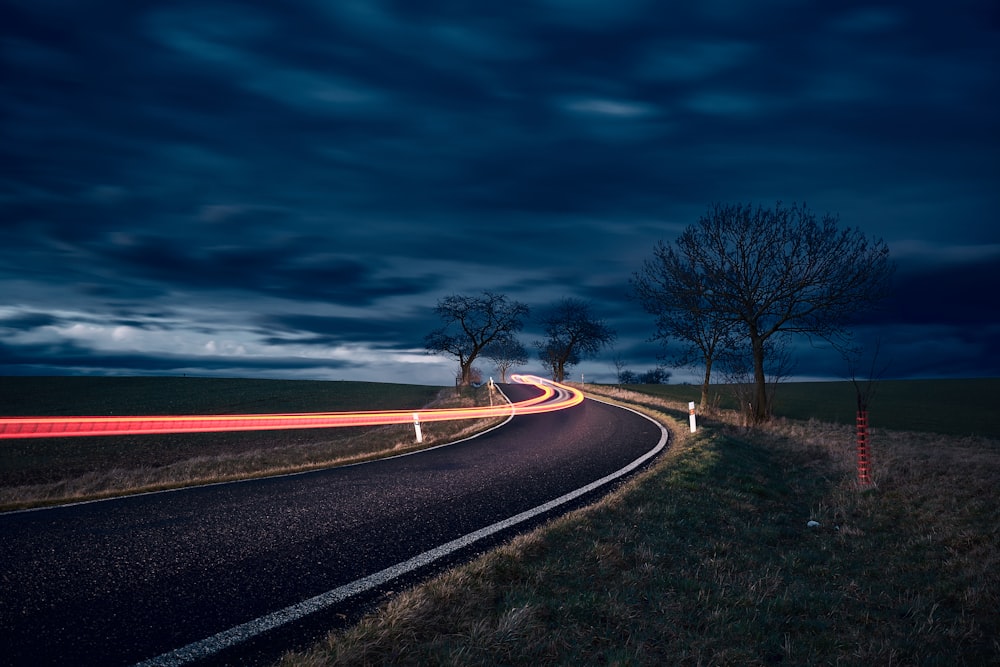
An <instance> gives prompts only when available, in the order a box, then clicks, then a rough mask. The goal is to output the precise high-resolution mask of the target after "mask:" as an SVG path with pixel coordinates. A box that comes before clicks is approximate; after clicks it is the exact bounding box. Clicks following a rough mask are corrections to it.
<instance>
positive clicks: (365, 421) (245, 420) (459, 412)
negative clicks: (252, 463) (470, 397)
mask: <svg viewBox="0 0 1000 667" xmlns="http://www.w3.org/2000/svg"><path fill="white" fill-rule="evenodd" d="M511 379H512V380H513V381H514V382H518V383H521V384H530V385H534V386H536V387H538V388H539V389H541V390H542V394H541V395H540V396H536V397H534V398H531V399H528V400H526V401H519V402H517V403H510V404H504V405H498V406H494V407H479V408H444V409H436V410H392V411H387V412H376V411H362V412H304V413H284V414H247V415H159V416H128V417H0V440H3V439H12V438H63V437H74V436H96V435H150V434H157V433H206V432H215V431H276V430H281V429H293V428H337V427H341V426H382V425H385V424H407V423H412V422H413V421H414V420H417V419H419V421H420V422H438V421H448V420H452V419H484V418H489V417H506V416H508V415H512V414H515V415H522V414H537V413H540V412H551V411H554V410H564V409H566V408H569V407H572V406H574V405H579V404H580V403H582V402H583V393H582V392H581V391H579V390H578V389H574V388H573V387H568V386H566V385H563V384H559V383H557V382H552V381H551V380H544V379H542V378H539V377H536V376H533V375H513V376H511Z"/></svg>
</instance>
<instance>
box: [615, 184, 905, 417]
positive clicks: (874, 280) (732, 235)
mask: <svg viewBox="0 0 1000 667" xmlns="http://www.w3.org/2000/svg"><path fill="white" fill-rule="evenodd" d="M892 272H893V265H892V262H891V261H890V259H889V249H888V246H887V245H886V244H885V242H884V241H882V240H881V239H868V238H867V237H866V236H865V235H864V234H863V233H862V232H861V231H860V230H858V229H854V228H848V229H841V228H840V227H839V226H838V220H837V219H836V218H835V217H833V216H831V215H828V214H827V215H824V216H823V217H822V218H817V217H816V216H815V215H814V214H813V213H811V212H809V210H808V209H807V208H806V207H805V206H804V205H802V206H799V205H794V204H793V205H792V206H783V205H782V204H781V202H778V203H777V204H776V205H775V207H774V208H773V209H767V208H763V207H760V206H757V207H753V206H751V205H749V204H735V205H720V204H716V205H715V206H713V207H712V208H710V209H709V211H708V212H707V213H706V214H704V215H703V216H702V217H701V218H700V219H699V220H698V222H697V223H696V224H694V225H692V226H690V227H688V228H687V229H685V230H684V232H683V233H682V234H681V235H680V237H679V238H678V239H677V240H676V242H675V244H674V246H667V245H665V244H663V243H662V242H661V243H660V244H659V245H658V246H657V248H656V255H655V259H654V260H653V261H652V262H647V263H646V265H645V266H644V268H643V271H642V272H640V273H639V274H636V276H635V278H634V279H633V288H634V290H635V292H636V293H637V294H638V296H639V297H640V299H641V300H642V302H643V305H644V306H645V307H646V309H647V310H649V311H650V312H652V313H654V314H655V315H656V316H657V335H658V336H659V337H663V338H667V337H673V338H678V339H680V340H682V341H685V342H687V343H689V344H690V345H693V346H694V347H695V348H696V349H699V350H700V351H701V352H702V354H703V355H705V359H706V362H710V361H711V358H713V356H714V350H713V349H712V348H710V347H709V346H707V345H706V344H705V342H706V341H710V340H712V338H711V336H707V335H706V334H708V333H714V334H715V335H718V336H721V338H720V339H719V340H720V341H724V342H725V343H726V345H731V344H732V343H733V341H734V340H736V339H742V340H744V341H746V344H748V345H749V349H750V356H751V359H752V363H753V380H754V386H755V390H754V396H753V400H752V402H751V406H750V408H751V414H750V418H751V421H753V422H754V423H759V422H762V421H766V420H767V419H768V416H769V415H770V405H769V399H768V394H767V390H766V377H765V354H766V350H767V346H766V343H767V341H768V339H770V338H771V336H774V335H775V334H777V333H779V332H787V333H790V334H804V335H806V336H809V337H818V338H822V339H827V340H831V341H840V340H842V339H844V338H847V337H849V332H848V331H847V325H848V324H849V323H850V320H851V318H852V317H853V316H854V315H856V314H857V313H859V312H861V311H864V310H867V309H869V308H871V307H872V306H873V305H874V304H876V303H877V302H878V301H879V300H880V299H881V298H883V297H884V296H885V295H886V294H887V293H888V290H889V284H890V279H891V276H892ZM685 315H686V316H687V320H685ZM709 352H713V354H709Z"/></svg>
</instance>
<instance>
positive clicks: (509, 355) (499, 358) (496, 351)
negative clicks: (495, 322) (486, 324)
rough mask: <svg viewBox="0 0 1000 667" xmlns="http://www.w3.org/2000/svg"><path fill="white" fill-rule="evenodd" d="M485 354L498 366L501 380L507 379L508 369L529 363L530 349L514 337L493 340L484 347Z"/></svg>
mask: <svg viewBox="0 0 1000 667" xmlns="http://www.w3.org/2000/svg"><path fill="white" fill-rule="evenodd" d="M483 356H484V357H486V358H487V359H489V360H490V361H492V362H493V365H494V366H496V369H497V371H498V372H499V373H500V381H501V382H506V381H507V371H509V370H510V369H511V368H515V367H517V366H523V365H524V364H526V363H528V349H527V348H526V347H524V345H523V344H522V343H521V341H519V340H517V339H516V338H513V337H509V338H504V339H502V340H498V341H493V342H492V343H490V344H489V345H487V346H486V347H485V348H483Z"/></svg>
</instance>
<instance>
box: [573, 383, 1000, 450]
mask: <svg viewBox="0 0 1000 667" xmlns="http://www.w3.org/2000/svg"><path fill="white" fill-rule="evenodd" d="M626 387H628V388H629V389H631V390H634V391H636V392H639V393H643V394H648V395H651V396H655V397H657V398H660V399H664V400H667V401H675V402H678V403H684V404H685V405H686V404H687V401H695V402H698V401H700V400H701V390H700V387H696V386H694V385H681V384H663V385H626ZM587 388H588V389H593V390H594V391H604V392H607V391H609V390H610V389H611V386H609V385H605V386H602V385H587ZM874 390H875V392H874V397H873V398H872V402H871V406H870V410H869V421H870V423H871V424H873V425H875V426H877V427H879V428H891V429H896V430H906V431H921V432H928V433H940V434H943V435H956V436H964V435H985V436H989V437H993V438H1000V410H997V403H998V402H1000V378H968V379H948V380H882V381H879V382H877V383H875V386H874ZM710 396H711V400H712V401H714V402H716V403H717V404H718V405H719V407H720V408H721V409H723V410H732V409H735V407H736V406H735V401H734V399H733V391H732V388H731V387H730V386H728V385H713V386H712V388H711V392H710ZM856 410H857V396H856V393H855V389H854V385H853V384H852V383H850V382H786V383H782V384H779V385H778V387H777V388H776V390H775V396H774V405H773V412H774V414H775V416H777V417H784V418H787V419H818V420H820V421H824V422H832V423H836V424H854V418H855V414H856Z"/></svg>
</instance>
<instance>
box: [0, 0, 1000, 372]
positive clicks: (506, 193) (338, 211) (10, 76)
mask: <svg viewBox="0 0 1000 667" xmlns="http://www.w3.org/2000/svg"><path fill="white" fill-rule="evenodd" d="M676 5H684V6H685V7H683V8H678V7H677V6H676ZM487 7H496V8H497V9H487ZM666 7H669V9H666ZM0 12H2V13H3V21H2V23H3V27H2V28H0V239H2V243H0V375H24V374H46V375H52V374H55V375H60V374H98V373H110V374H181V373H188V374H201V375H227V376H246V377H287V378H315V379H355V380H378V381H393V382H413V383H419V384H450V383H451V382H453V378H454V373H455V363H454V361H453V360H448V359H441V358H437V357H433V356H429V355H427V354H426V353H425V351H424V350H423V339H424V336H425V335H426V334H427V333H428V332H430V331H431V330H432V329H433V328H434V327H435V326H437V324H438V321H437V320H436V319H435V316H434V314H433V311H432V309H433V307H434V305H435V304H436V303H437V301H438V300H439V299H440V298H441V297H443V296H446V295H449V294H473V293H476V292H478V291H480V290H484V289H489V290H494V291H497V292H501V293H504V294H506V295H507V296H508V297H510V298H512V299H516V300H519V301H523V302H525V303H527V304H528V305H529V306H531V307H532V308H533V309H535V311H536V312H537V311H538V310H540V309H541V308H542V307H544V306H545V305H546V304H549V303H551V302H553V301H554V300H556V299H558V298H560V297H563V296H573V297H579V298H581V299H584V300H586V301H588V302H589V303H590V304H591V305H592V308H593V310H594V312H595V313H596V314H597V315H598V316H600V317H602V318H603V319H604V320H605V321H606V322H607V323H608V324H609V325H610V326H612V327H613V328H614V329H615V330H616V331H617V332H618V340H617V342H616V343H615V346H614V349H613V350H610V351H608V352H607V354H605V355H604V357H603V358H600V359H596V360H593V361H589V362H587V363H584V364H581V365H580V366H579V367H577V368H576V369H575V370H574V372H573V376H574V377H573V379H578V378H579V375H580V373H584V376H585V378H586V379H594V380H605V381H610V380H611V378H612V377H613V374H614V366H613V363H612V358H613V357H614V356H616V355H617V356H619V357H620V358H622V359H623V360H624V361H626V362H627V364H628V366H629V367H630V368H632V369H634V370H636V371H643V370H646V369H648V368H652V367H653V366H655V365H656V363H657V358H656V355H657V351H658V348H657V346H656V345H654V344H651V343H649V342H647V341H648V339H649V337H650V336H651V335H652V333H653V320H652V318H651V316H649V315H647V314H646V313H645V312H643V311H642V309H641V308H640V307H639V305H638V304H637V303H636V302H635V301H633V300H630V299H629V298H628V297H627V293H628V281H629V278H630V276H631V275H632V274H633V272H635V271H637V270H638V269H639V267H640V265H641V263H642V261H643V260H644V259H646V258H648V257H650V256H651V255H652V250H653V246H654V244H655V243H656V241H658V240H661V239H662V240H666V241H670V240H672V239H673V238H675V237H676V236H677V234H678V233H679V231H680V230H682V229H683V228H684V227H685V226H687V225H689V224H692V223H694V222H695V221H696V220H697V219H698V217H699V216H700V215H701V214H702V213H704V212H705V211H706V210H707V209H708V207H709V206H710V205H711V204H713V203H716V202H719V203H737V202H751V203H760V204H763V205H765V206H769V205H773V203H774V202H776V201H778V200H781V201H783V202H786V203H790V202H805V203H806V204H807V205H808V207H809V208H810V209H811V210H812V211H814V212H816V213H818V214H823V213H832V214H835V215H838V216H839V218H840V221H841V224H842V225H844V226H850V227H858V228H860V229H861V230H862V231H864V232H865V233H866V234H869V235H871V236H876V237H880V238H883V239H884V240H885V241H886V242H887V243H888V245H889V247H890V250H891V253H892V256H893V258H894V259H895V261H896V263H897V266H898V271H897V275H896V280H895V292H894V295H893V297H892V298H891V299H889V300H888V301H886V302H885V303H884V304H883V307H882V308H881V309H880V310H879V311H878V312H876V313H872V314H871V315H870V316H869V317H867V319H866V320H865V322H864V324H863V326H859V328H858V335H859V339H860V340H862V341H867V342H869V343H870V342H871V341H873V340H875V339H879V340H881V351H880V361H881V362H884V363H883V365H885V364H888V370H887V371H886V373H885V375H886V376H888V377H940V376H958V377H962V376H1000V345H998V343H1000V299H998V296H997V287H998V283H1000V281H998V278H997V276H1000V224H998V223H1000V220H998V211H1000V206H998V204H1000V194H998V193H1000V187H998V186H1000V157H998V155H1000V150H998V149H1000V146H998V125H1000V123H998V120H997V119H998V117H1000V115H998V114H997V109H998V108H1000V90H998V88H1000V87H998V72H1000V11H998V10H997V5H996V3H995V2H992V0H971V1H967V0H957V1H956V2H952V3H939V2H923V1H910V0H907V1H905V2H904V1H898V2H896V1H889V2H882V3H877V4H869V3H865V2H819V1H817V2H808V1H806V0H755V1H752V2H738V1H735V0H705V1H700V2H696V3H662V2H653V1H652V0H650V1H648V2H646V1H642V0H538V1H536V2H509V3H508V2H502V3H482V2H427V3H425V2H388V1H384V0H378V1H377V0H357V1H355V0H302V1H291V2H262V1H257V2H229V3H227V2H215V1H213V0H197V1H193V2H176V1H175V2H155V1H150V2H133V1H132V0H118V1H110V0H109V1H106V2H86V1H83V2H80V1H70V0H4V2H3V5H2V9H0ZM539 337H540V334H539V331H538V328H537V326H536V325H534V324H529V326H528V327H527V328H526V329H525V331H524V332H523V335H522V339H523V341H524V342H525V343H527V344H530V343H531V342H532V341H533V340H535V339H537V338H539ZM526 370H535V371H538V372H540V371H541V368H540V365H539V364H537V363H536V362H533V363H532V368H529V369H526ZM484 371H486V372H487V373H489V372H490V369H489V368H488V367H484ZM846 372H847V371H846V368H845V364H844V362H843V360H842V359H841V358H840V357H839V356H838V355H836V354H832V353H829V352H827V351H823V350H818V349H812V348H810V347H809V346H807V345H804V346H801V349H800V354H799V355H798V358H797V365H796V367H795V373H796V375H797V376H798V377H801V378H831V379H842V378H844V377H845V374H846ZM684 377H686V372H685V371H681V370H675V371H674V380H675V381H676V380H682V379H683V378H684Z"/></svg>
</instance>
